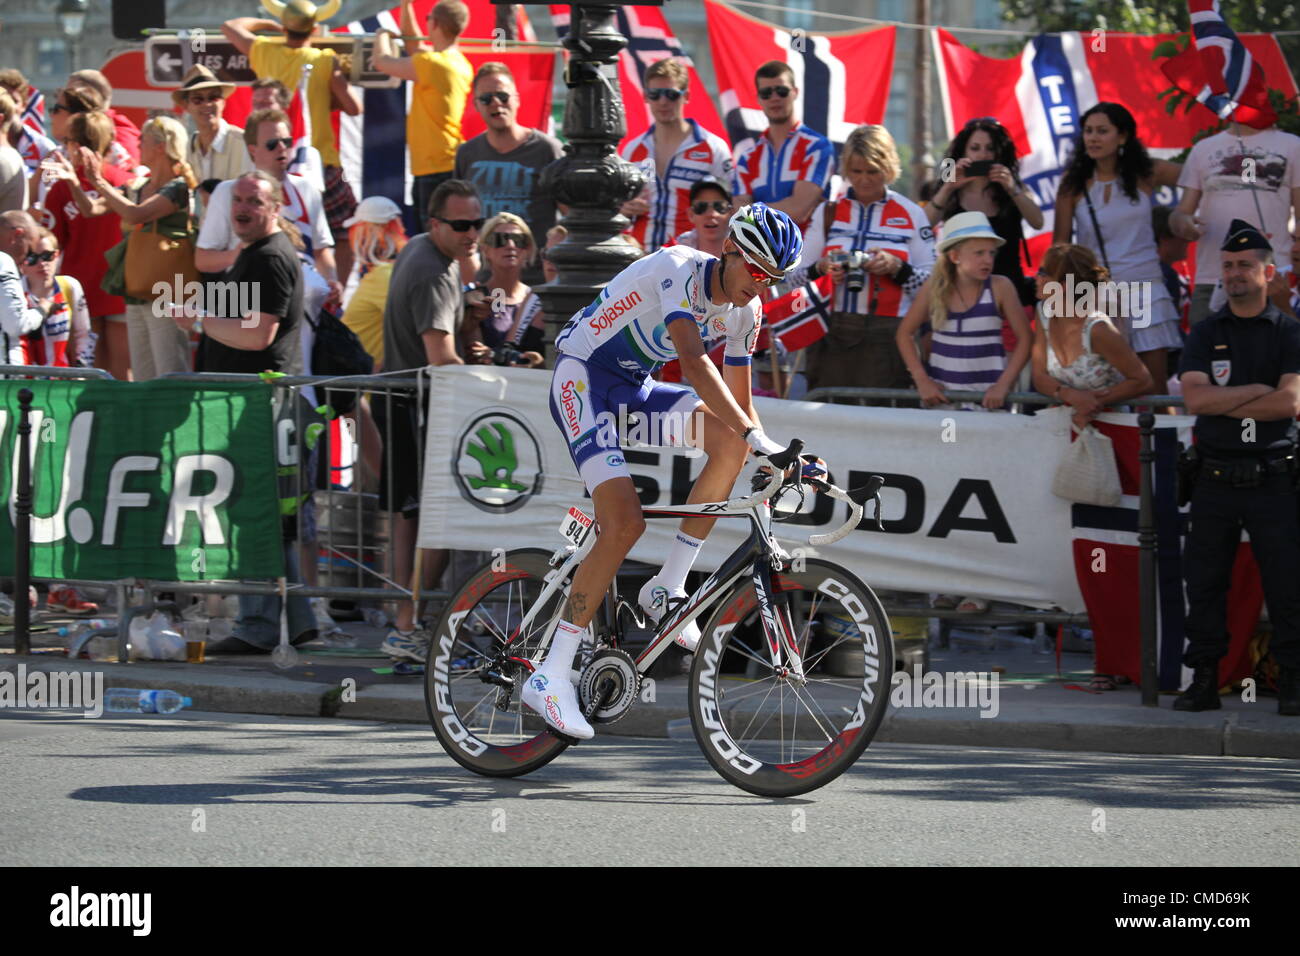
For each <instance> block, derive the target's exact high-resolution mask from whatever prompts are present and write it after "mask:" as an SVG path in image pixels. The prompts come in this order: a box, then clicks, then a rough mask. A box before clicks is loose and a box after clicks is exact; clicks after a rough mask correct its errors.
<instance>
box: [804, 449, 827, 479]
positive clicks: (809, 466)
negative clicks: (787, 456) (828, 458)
mask: <svg viewBox="0 0 1300 956" xmlns="http://www.w3.org/2000/svg"><path fill="white" fill-rule="evenodd" d="M799 457H800V458H801V459H802V460H803V467H802V468H801V469H800V471H799V477H800V478H801V479H803V480H805V481H806V480H807V479H809V478H819V479H821V480H822V481H825V480H826V474H827V471H826V462H825V461H823V460H822V459H821V458H818V457H817V456H816V455H800V456H799Z"/></svg>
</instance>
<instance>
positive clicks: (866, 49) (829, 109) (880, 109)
mask: <svg viewBox="0 0 1300 956" xmlns="http://www.w3.org/2000/svg"><path fill="white" fill-rule="evenodd" d="M704 9H705V13H706V16H707V17H708V25H709V43H710V46H711V47H712V52H713V71H714V74H715V75H716V76H717V79H718V101H719V102H720V103H721V105H722V114H723V120H724V122H725V123H726V135H727V138H728V139H730V140H731V145H732V146H733V147H734V148H735V150H736V152H737V154H738V153H739V152H740V150H742V149H744V148H745V147H746V146H747V145H748V144H749V143H751V142H753V141H754V140H756V139H757V138H758V137H759V136H762V135H763V133H764V132H765V131H766V130H767V125H768V123H767V117H766V116H764V114H763V111H762V108H761V107H760V105H759V99H758V91H757V90H756V89H755V88H754V70H755V68H756V67H757V66H758V65H759V64H760V63H763V62H765V61H767V60H781V61H783V62H785V63H788V64H789V66H790V71H791V72H792V73H793V74H794V82H795V86H797V87H798V88H799V99H798V101H797V102H796V104H795V110H796V116H797V117H798V118H799V119H800V121H801V122H802V123H803V124H804V125H805V126H807V127H808V128H809V129H814V130H816V131H817V132H819V133H821V134H822V135H823V136H825V137H826V138H827V139H829V140H830V141H831V142H832V143H834V144H836V146H837V147H838V146H840V145H843V143H844V141H845V140H846V139H847V138H848V135H849V133H850V132H852V131H853V129H854V127H856V126H860V125H862V124H863V123H883V122H884V118H885V109H886V107H887V106H888V104H889V80H890V77H891V76H892V74H893V69H892V65H893V62H894V36H895V29H894V27H880V28H877V29H872V30H862V31H858V32H856V33H836V34H827V33H809V32H807V31H803V30H784V29H782V28H780V27H777V26H774V25H772V24H770V23H766V22H764V21H762V20H759V19H756V18H755V17H751V16H747V15H746V14H743V13H739V12H737V11H735V10H733V9H731V8H730V7H728V6H727V5H726V4H724V3H719V2H717V0H704ZM850 73H852V77H851V78H850Z"/></svg>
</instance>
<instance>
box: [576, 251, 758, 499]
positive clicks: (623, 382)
mask: <svg viewBox="0 0 1300 956" xmlns="http://www.w3.org/2000/svg"><path fill="white" fill-rule="evenodd" d="M721 267H722V263H721V262H719V261H718V260H717V259H715V258H713V257H712V256H710V255H708V254H707V253H704V252H700V251H699V250H697V249H689V248H686V247H683V246H669V247H668V248H667V249H661V250H660V251H659V252H655V253H652V254H651V255H648V256H646V257H645V258H643V259H640V260H638V261H637V262H634V263H633V264H632V265H630V266H628V267H627V268H626V269H624V270H623V271H622V272H621V273H619V274H618V275H617V276H615V277H614V279H613V280H612V281H611V282H610V283H609V285H607V286H606V287H605V289H604V290H603V291H602V292H601V294H600V296H599V298H597V299H596V301H595V302H593V303H592V304H591V305H589V306H587V308H585V309H583V310H582V311H581V312H579V313H578V314H576V315H575V316H574V317H573V318H572V319H570V320H569V323H568V325H566V326H565V327H564V329H563V330H562V331H561V332H560V334H559V335H558V336H556V339H555V348H556V350H557V352H558V353H559V355H558V356H557V358H556V362H555V373H554V375H553V377H552V379H551V401H550V407H551V417H552V418H553V419H554V420H555V424H556V425H557V426H559V428H560V430H561V431H563V432H564V437H565V441H567V442H568V445H569V454H570V455H571V456H572V458H573V462H574V464H575V465H576V466H577V468H578V472H579V473H580V474H581V475H582V478H583V481H584V482H585V483H586V485H587V488H588V490H590V491H594V490H595V489H596V487H597V486H598V485H600V484H601V483H602V482H605V481H608V480H609V479H611V478H619V477H627V476H628V475H629V472H628V470H627V464H626V462H625V461H624V459H623V454H622V451H621V442H620V435H619V434H618V429H617V428H616V427H613V424H612V423H616V422H623V421H625V420H626V416H627V415H629V414H631V415H634V416H636V417H638V418H639V420H640V421H641V422H642V424H643V425H644V429H643V430H642V431H643V435H642V437H643V440H644V441H645V442H646V443H647V444H651V445H670V446H672V445H681V444H683V443H684V442H685V441H686V439H687V432H688V431H689V426H688V425H687V421H688V419H689V418H690V416H691V414H692V413H693V411H694V410H695V409H696V408H697V407H698V406H699V405H700V404H701V403H700V400H699V398H698V397H697V396H696V394H695V393H694V392H693V391H691V389H689V388H687V387H686V386H684V385H676V384H672V383H667V382H656V381H654V380H653V379H651V377H650V375H651V373H652V372H654V370H655V369H657V368H658V367H659V366H660V365H661V364H663V363H664V362H668V361H671V360H672V359H675V358H677V350H676V348H674V346H673V340H672V336H671V335H669V333H668V327H669V325H670V324H671V323H673V322H678V321H691V322H694V323H695V325H696V328H698V329H699V331H700V338H702V339H703V340H704V347H705V348H706V349H712V348H713V347H714V346H716V345H717V344H718V343H719V342H721V341H724V340H725V348H724V350H723V361H724V362H725V363H726V364H728V365H749V364H750V361H751V358H750V356H751V355H752V353H753V351H754V345H755V343H756V342H757V339H758V328H759V322H760V314H761V313H760V312H759V305H758V300H757V299H755V300H754V301H753V302H750V303H749V304H747V305H744V306H740V307H737V306H733V305H731V304H730V303H723V304H722V305H717V304H715V303H713V302H712V301H711V300H710V299H709V296H708V290H709V284H710V283H711V282H712V281H713V270H714V269H718V268H721Z"/></svg>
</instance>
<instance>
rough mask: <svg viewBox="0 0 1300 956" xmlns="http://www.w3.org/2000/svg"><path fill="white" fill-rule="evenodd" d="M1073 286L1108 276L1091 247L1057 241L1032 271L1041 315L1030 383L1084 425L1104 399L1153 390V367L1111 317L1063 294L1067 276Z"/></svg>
mask: <svg viewBox="0 0 1300 956" xmlns="http://www.w3.org/2000/svg"><path fill="white" fill-rule="evenodd" d="M1067 276H1072V277H1073V279H1074V286H1075V288H1076V289H1077V288H1079V287H1081V286H1083V285H1084V284H1085V283H1099V282H1104V281H1106V278H1107V274H1106V270H1105V269H1104V268H1102V267H1101V266H1099V265H1098V264H1097V258H1096V256H1094V255H1093V253H1092V250H1091V249H1088V248H1086V247H1084V246H1078V245H1068V244H1066V243H1059V244H1057V245H1054V246H1052V247H1051V248H1050V249H1048V250H1047V252H1046V253H1045V254H1044V255H1043V262H1042V265H1041V266H1040V267H1039V270H1038V275H1037V276H1036V277H1035V279H1036V281H1037V284H1038V297H1039V299H1040V300H1041V308H1040V310H1039V316H1040V317H1041V318H1042V321H1041V322H1040V323H1039V325H1038V327H1037V328H1035V329H1034V349H1033V356H1032V361H1033V375H1034V388H1035V389H1037V390H1038V391H1039V392H1041V393H1042V394H1044V395H1050V396H1052V397H1053V398H1055V399H1057V400H1059V401H1061V402H1064V403H1065V404H1067V405H1069V406H1070V407H1071V408H1072V409H1074V418H1073V420H1074V424H1075V426H1076V427H1079V428H1082V427H1083V426H1085V425H1087V424H1088V423H1089V422H1091V421H1092V420H1093V418H1095V417H1096V416H1097V414H1098V413H1099V412H1100V411H1102V409H1103V407H1104V406H1105V405H1108V404H1111V403H1113V402H1120V401H1123V400H1124V399H1128V398H1135V397H1136V396H1138V395H1143V394H1145V393H1147V392H1150V391H1151V382H1152V379H1151V373H1150V372H1149V371H1148V370H1147V367H1146V365H1144V364H1143V363H1142V360H1141V359H1140V358H1139V357H1138V355H1137V353H1136V352H1134V351H1133V349H1132V347H1131V346H1130V345H1129V344H1128V343H1127V342H1126V341H1124V336H1122V335H1121V334H1120V333H1119V331H1118V330H1117V329H1116V328H1115V326H1114V324H1112V323H1111V320H1110V319H1109V318H1107V317H1106V316H1104V315H1102V314H1100V313H1098V312H1089V311H1088V310H1087V309H1086V308H1085V307H1083V306H1085V305H1086V303H1083V302H1081V301H1080V300H1079V299H1071V298H1070V297H1068V296H1066V295H1064V294H1063V289H1064V288H1066V287H1067V283H1066V277H1067Z"/></svg>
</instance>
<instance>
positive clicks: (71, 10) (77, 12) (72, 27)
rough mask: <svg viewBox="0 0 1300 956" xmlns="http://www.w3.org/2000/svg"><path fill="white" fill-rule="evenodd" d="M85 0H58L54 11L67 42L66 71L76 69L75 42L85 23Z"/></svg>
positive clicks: (70, 71) (78, 38) (79, 37)
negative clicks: (57, 6)
mask: <svg viewBox="0 0 1300 956" xmlns="http://www.w3.org/2000/svg"><path fill="white" fill-rule="evenodd" d="M87 5H88V4H87V0H59V9H58V10H57V11H56V13H57V16H58V18H59V25H60V26H61V27H63V35H64V36H65V37H67V42H68V72H69V73H72V72H75V71H76V69H77V42H78V41H79V40H80V39H81V30H82V28H83V27H84V26H85V25H86V7H87Z"/></svg>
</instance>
